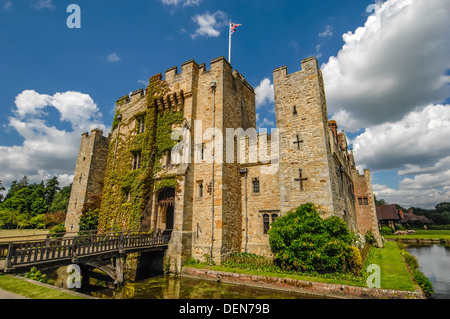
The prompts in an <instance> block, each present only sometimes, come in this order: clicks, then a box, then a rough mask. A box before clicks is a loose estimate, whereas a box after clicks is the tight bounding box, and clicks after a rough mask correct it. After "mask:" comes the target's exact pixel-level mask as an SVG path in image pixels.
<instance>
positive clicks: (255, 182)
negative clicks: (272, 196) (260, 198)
mask: <svg viewBox="0 0 450 319" xmlns="http://www.w3.org/2000/svg"><path fill="white" fill-rule="evenodd" d="M252 183H253V193H259V192H260V185H259V179H258V178H254V179H253V182H252Z"/></svg>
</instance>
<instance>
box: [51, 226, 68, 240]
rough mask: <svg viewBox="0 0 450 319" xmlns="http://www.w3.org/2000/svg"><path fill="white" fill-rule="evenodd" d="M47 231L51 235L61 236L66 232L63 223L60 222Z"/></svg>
mask: <svg viewBox="0 0 450 319" xmlns="http://www.w3.org/2000/svg"><path fill="white" fill-rule="evenodd" d="M48 232H49V234H51V237H63V236H64V233H65V232H66V228H65V227H64V224H63V223H61V224H58V225H55V226H53V227H52V228H50V230H49V231H48Z"/></svg>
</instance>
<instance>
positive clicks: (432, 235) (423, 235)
mask: <svg viewBox="0 0 450 319" xmlns="http://www.w3.org/2000/svg"><path fill="white" fill-rule="evenodd" d="M415 232H416V233H415V234H413V235H402V236H397V235H385V236H384V237H385V238H408V239H449V240H450V230H424V229H419V230H416V231H415Z"/></svg>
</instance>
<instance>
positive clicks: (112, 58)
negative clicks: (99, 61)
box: [106, 53, 121, 62]
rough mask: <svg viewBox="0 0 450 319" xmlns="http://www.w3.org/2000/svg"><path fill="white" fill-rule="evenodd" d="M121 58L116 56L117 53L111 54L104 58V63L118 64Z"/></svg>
mask: <svg viewBox="0 0 450 319" xmlns="http://www.w3.org/2000/svg"><path fill="white" fill-rule="evenodd" d="M120 60H121V58H120V57H119V56H118V55H117V53H111V54H110V55H108V56H107V57H106V61H108V62H118V61H120Z"/></svg>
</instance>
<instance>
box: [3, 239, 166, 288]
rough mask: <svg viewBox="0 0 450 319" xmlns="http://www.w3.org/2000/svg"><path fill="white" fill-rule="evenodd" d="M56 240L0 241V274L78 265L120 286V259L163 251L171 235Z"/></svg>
mask: <svg viewBox="0 0 450 319" xmlns="http://www.w3.org/2000/svg"><path fill="white" fill-rule="evenodd" d="M57 236H58V234H49V235H46V236H45V238H39V239H37V238H32V239H29V238H27V240H20V239H19V238H8V239H6V238H0V272H20V271H24V270H26V269H29V268H31V267H33V266H35V267H37V268H40V267H42V268H45V267H57V266H64V265H70V264H80V265H86V266H89V267H91V268H99V269H101V270H103V271H105V272H106V273H107V274H108V275H110V276H111V277H112V278H113V279H114V280H115V283H117V284H120V283H122V282H123V264H122V257H123V256H124V255H126V254H129V253H142V252H149V251H164V250H165V249H167V246H168V243H169V240H170V237H171V231H167V230H165V231H162V230H155V231H151V232H145V233H143V232H129V231H127V232H105V233H99V234H88V235H81V236H79V235H77V234H65V235H64V236H63V237H57ZM41 237H42V236H41Z"/></svg>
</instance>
